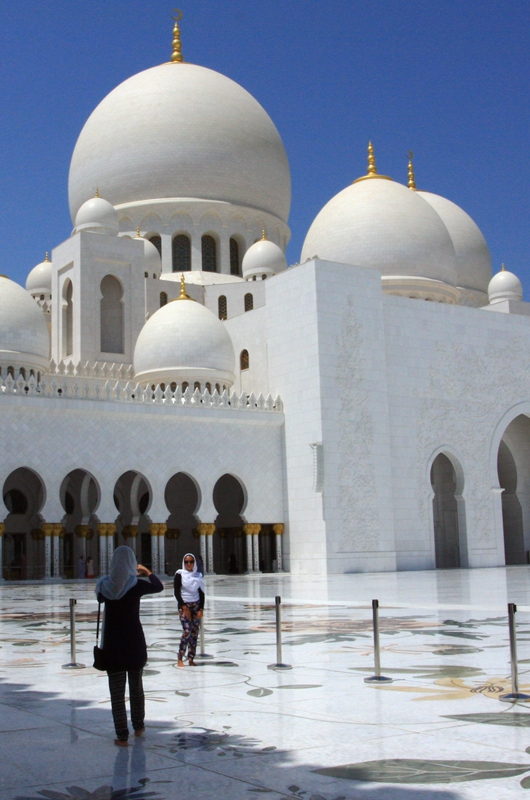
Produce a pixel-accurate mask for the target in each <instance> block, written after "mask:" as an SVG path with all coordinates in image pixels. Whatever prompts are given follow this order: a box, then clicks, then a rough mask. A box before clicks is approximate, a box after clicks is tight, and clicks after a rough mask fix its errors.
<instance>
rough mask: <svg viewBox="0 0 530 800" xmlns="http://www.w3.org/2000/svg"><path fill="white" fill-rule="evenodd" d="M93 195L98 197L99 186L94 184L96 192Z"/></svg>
mask: <svg viewBox="0 0 530 800" xmlns="http://www.w3.org/2000/svg"><path fill="white" fill-rule="evenodd" d="M94 197H99V186H96V194H95V195H94Z"/></svg>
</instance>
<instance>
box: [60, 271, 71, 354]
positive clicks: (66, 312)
mask: <svg viewBox="0 0 530 800" xmlns="http://www.w3.org/2000/svg"><path fill="white" fill-rule="evenodd" d="M73 294H74V287H73V284H72V281H71V280H70V279H68V280H67V281H66V282H65V284H64V287H63V348H62V349H63V358H65V357H66V356H71V355H72V353H73V349H74V347H73V344H74V303H73V299H72V297H73Z"/></svg>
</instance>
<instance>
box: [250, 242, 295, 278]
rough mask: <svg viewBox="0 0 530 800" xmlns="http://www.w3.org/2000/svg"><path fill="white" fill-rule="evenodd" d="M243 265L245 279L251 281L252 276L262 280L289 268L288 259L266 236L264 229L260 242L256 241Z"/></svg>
mask: <svg viewBox="0 0 530 800" xmlns="http://www.w3.org/2000/svg"><path fill="white" fill-rule="evenodd" d="M242 267H243V277H244V279H245V280H247V281H251V280H252V278H255V279H256V280H260V279H261V278H269V277H270V276H271V275H276V274H277V273H278V272H283V270H284V269H287V259H286V258H285V254H284V252H283V250H282V249H281V248H280V247H278V245H277V244H274V242H270V241H269V240H268V239H266V238H265V231H263V236H262V238H261V239H260V240H259V242H254V244H253V245H251V247H249V248H248V250H247V252H246V253H245V255H244V256H243V264H242Z"/></svg>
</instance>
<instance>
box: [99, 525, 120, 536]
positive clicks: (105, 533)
mask: <svg viewBox="0 0 530 800" xmlns="http://www.w3.org/2000/svg"><path fill="white" fill-rule="evenodd" d="M114 527H116V526H114ZM109 528H110V525H108V524H107V523H106V522H100V523H98V526H97V532H98V534H99V535H100V536H108V529H109Z"/></svg>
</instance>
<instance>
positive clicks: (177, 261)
mask: <svg viewBox="0 0 530 800" xmlns="http://www.w3.org/2000/svg"><path fill="white" fill-rule="evenodd" d="M172 247H173V253H172V256H173V272H189V271H190V269H191V239H190V237H189V236H186V234H185V233H179V234H178V235H177V236H175V237H174V239H173V245H172Z"/></svg>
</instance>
